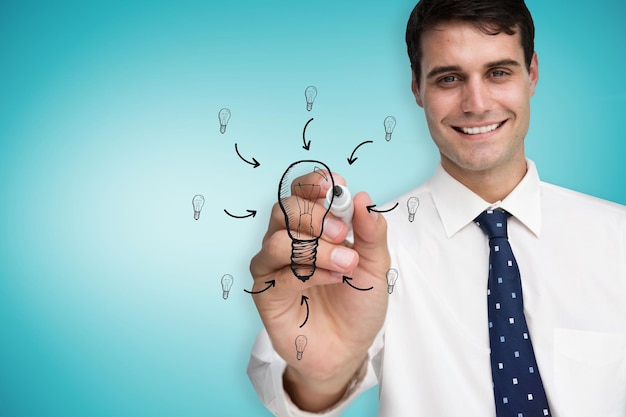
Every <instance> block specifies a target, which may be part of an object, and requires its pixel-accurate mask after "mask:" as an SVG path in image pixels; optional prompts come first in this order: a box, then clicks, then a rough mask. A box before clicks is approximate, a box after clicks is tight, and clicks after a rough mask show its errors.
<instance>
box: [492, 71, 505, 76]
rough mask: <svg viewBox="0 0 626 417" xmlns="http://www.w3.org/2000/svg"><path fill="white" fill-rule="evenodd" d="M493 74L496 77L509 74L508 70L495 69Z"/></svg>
mask: <svg viewBox="0 0 626 417" xmlns="http://www.w3.org/2000/svg"><path fill="white" fill-rule="evenodd" d="M491 75H492V76H493V77H495V78H501V77H504V76H506V75H507V73H506V71H504V70H494V71H492V72H491Z"/></svg>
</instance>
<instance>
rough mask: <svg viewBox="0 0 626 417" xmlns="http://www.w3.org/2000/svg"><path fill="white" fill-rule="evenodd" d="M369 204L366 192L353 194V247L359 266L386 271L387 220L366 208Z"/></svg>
mask: <svg viewBox="0 0 626 417" xmlns="http://www.w3.org/2000/svg"><path fill="white" fill-rule="evenodd" d="M371 205H372V200H371V199H370V197H369V195H368V194H367V193H364V192H360V193H358V194H356V195H355V196H354V215H353V218H352V227H353V230H354V249H355V250H357V251H358V252H359V255H360V257H361V264H360V265H359V266H363V267H366V268H374V269H375V271H371V272H373V273H374V272H375V273H381V272H382V273H386V270H387V269H388V267H389V263H390V260H389V250H388V248H387V222H386V220H385V217H384V216H382V215H381V214H379V213H377V212H375V211H371V212H370V211H368V210H367V207H368V206H371Z"/></svg>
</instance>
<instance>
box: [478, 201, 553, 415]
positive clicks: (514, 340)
mask: <svg viewBox="0 0 626 417" xmlns="http://www.w3.org/2000/svg"><path fill="white" fill-rule="evenodd" d="M509 216H510V214H509V213H507V212H505V211H503V210H487V211H484V212H483V213H481V214H480V215H479V216H478V217H477V218H476V219H475V222H476V224H477V225H478V226H480V228H481V229H482V231H483V232H485V234H486V235H487V237H488V238H489V249H490V252H489V280H488V284H487V303H488V313H489V343H490V346H491V375H492V378H493V391H494V395H495V402H496V415H497V416H498V417H544V416H549V415H550V409H549V408H548V399H547V397H546V393H545V391H544V388H543V383H542V382H541V376H540V375H539V369H538V367H537V362H536V361H535V354H534V352H533V346H532V343H531V341H530V334H529V332H528V326H527V325H526V318H525V317H524V302H523V300H522V283H521V281H520V273H519V269H518V267H517V262H516V261H515V257H514V256H513V251H512V250H511V245H510V244H509V239H508V236H507V226H506V221H507V218H508V217H509Z"/></svg>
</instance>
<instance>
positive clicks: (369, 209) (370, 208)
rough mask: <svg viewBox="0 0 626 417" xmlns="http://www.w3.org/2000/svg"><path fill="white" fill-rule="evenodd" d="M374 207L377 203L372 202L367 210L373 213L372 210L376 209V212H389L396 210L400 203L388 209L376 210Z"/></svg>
mask: <svg viewBox="0 0 626 417" xmlns="http://www.w3.org/2000/svg"><path fill="white" fill-rule="evenodd" d="M374 207H376V204H372V205H371V206H367V212H368V213H371V212H372V211H375V212H376V213H388V212H390V211H391V210H394V209H395V208H396V207H398V203H396V205H395V206H393V207H392V208H390V209H388V210H374Z"/></svg>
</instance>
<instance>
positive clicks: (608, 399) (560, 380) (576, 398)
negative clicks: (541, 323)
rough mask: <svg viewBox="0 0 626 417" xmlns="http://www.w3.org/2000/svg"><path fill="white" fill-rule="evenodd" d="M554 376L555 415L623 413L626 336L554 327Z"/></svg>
mask: <svg viewBox="0 0 626 417" xmlns="http://www.w3.org/2000/svg"><path fill="white" fill-rule="evenodd" d="M554 378H555V386H556V400H557V402H558V407H556V408H558V410H559V415H563V416H568V417H578V416H580V417H588V416H603V417H613V416H615V417H624V416H625V415H626V335H625V334H619V333H598V332H586V331H580V330H570V329H556V330H555V335H554Z"/></svg>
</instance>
